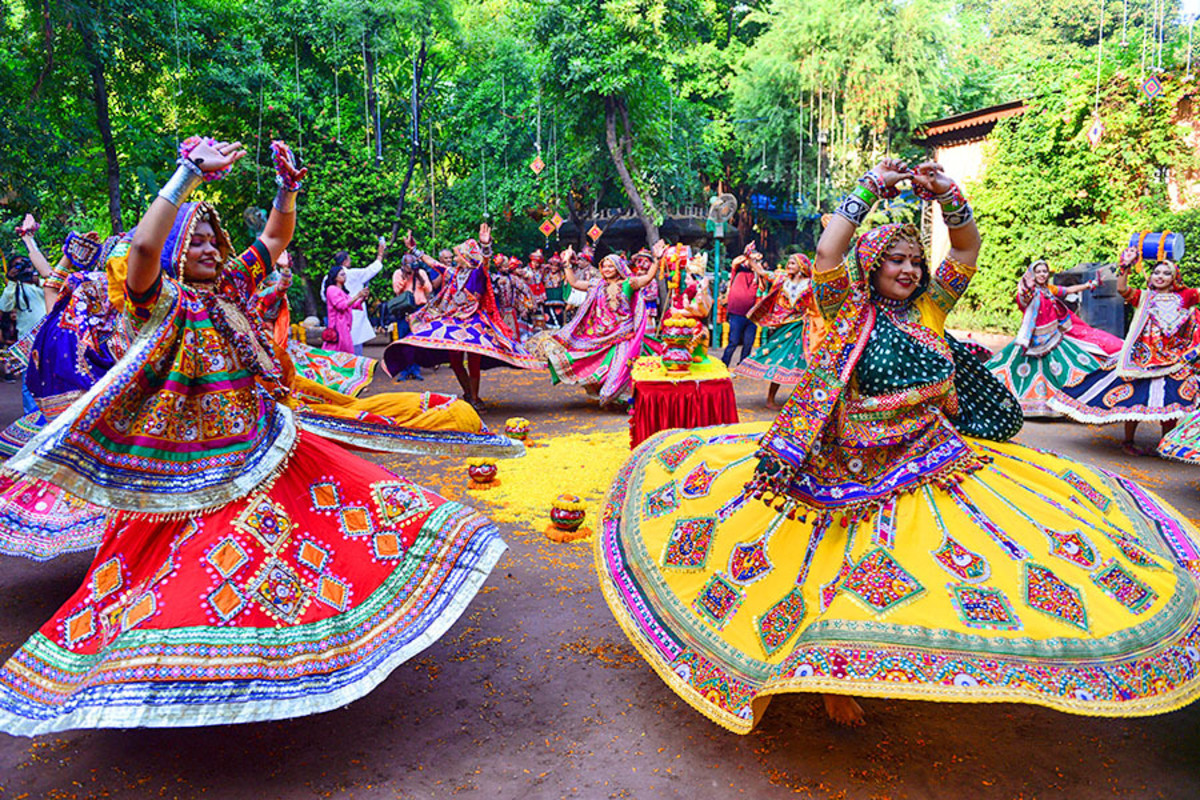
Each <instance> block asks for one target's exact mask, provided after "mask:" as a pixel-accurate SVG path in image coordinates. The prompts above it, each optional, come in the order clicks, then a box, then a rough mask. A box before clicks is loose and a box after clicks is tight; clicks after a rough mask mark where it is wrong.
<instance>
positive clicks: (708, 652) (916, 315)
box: [595, 161, 1200, 733]
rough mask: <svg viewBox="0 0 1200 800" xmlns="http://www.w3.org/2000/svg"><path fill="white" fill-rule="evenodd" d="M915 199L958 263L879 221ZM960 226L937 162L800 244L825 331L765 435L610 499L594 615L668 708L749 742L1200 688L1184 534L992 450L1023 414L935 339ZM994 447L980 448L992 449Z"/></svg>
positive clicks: (682, 459) (1192, 548)
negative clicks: (762, 730)
mask: <svg viewBox="0 0 1200 800" xmlns="http://www.w3.org/2000/svg"><path fill="white" fill-rule="evenodd" d="M906 177H908V178H910V179H911V180H912V183H913V185H914V188H915V189H917V190H919V191H920V192H922V193H923V194H925V195H926V196H932V197H934V198H935V199H936V201H937V202H938V203H939V204H940V205H941V208H942V216H943V219H945V220H946V223H947V227H948V228H949V231H950V252H949V255H948V256H947V257H946V259H945V260H944V261H942V263H941V264H940V265H939V266H938V267H937V268H936V269H935V270H930V269H929V268H928V267H927V266H926V264H925V261H924V253H923V251H922V248H921V244H920V237H919V235H918V233H917V231H916V230H915V229H914V228H912V227H911V226H905V225H885V226H882V227H879V228H875V229H874V230H872V231H870V232H868V233H866V234H865V235H863V236H862V237H861V238H860V239H859V241H858V243H857V245H856V247H855V248H854V254H855V263H853V264H851V263H846V262H844V261H843V257H844V255H845V254H846V252H847V248H848V247H849V245H850V242H851V238H852V236H853V234H854V231H855V228H856V226H857V225H859V224H860V223H861V222H862V220H863V219H864V218H865V216H866V214H867V213H868V211H869V209H870V208H871V206H872V205H873V204H874V203H875V202H876V199H877V198H878V197H880V196H884V197H887V196H891V195H892V194H893V193H894V192H895V186H896V183H897V182H899V181H900V180H902V179H904V178H906ZM979 247H980V238H979V233H978V230H977V228H976V226H975V220H974V218H973V214H972V211H971V208H970V206H969V205H968V204H967V201H966V200H965V199H964V197H963V195H962V193H961V191H960V190H959V188H958V187H957V186H956V185H955V184H954V182H953V181H951V180H950V179H949V178H947V177H946V176H945V175H944V174H943V172H942V171H941V168H940V167H939V166H938V165H936V164H923V165H921V166H920V167H917V168H916V169H915V170H914V171H912V172H909V171H908V170H907V169H906V168H905V167H904V166H903V164H901V163H899V162H895V161H884V162H882V163H880V164H879V165H878V166H877V167H876V168H875V169H874V170H873V171H872V172H870V173H868V174H867V175H866V176H864V178H863V180H862V182H861V185H860V186H858V187H856V188H855V190H854V191H853V192H852V193H851V194H850V195H848V196H847V197H846V198H845V199H844V200H843V201H842V204H841V205H840V206H839V210H838V214H837V215H836V216H835V217H834V219H833V220H832V221H831V222H830V224H829V226H828V228H827V229H826V230H825V232H824V234H823V235H822V237H821V239H820V242H819V244H818V246H817V256H816V261H815V265H814V275H813V283H814V293H815V295H816V298H817V301H818V303H819V306H820V308H821V311H822V314H823V315H824V317H825V319H826V321H827V328H826V332H825V335H824V338H823V339H822V340H821V342H820V344H819V345H817V346H816V347H815V348H814V349H813V351H812V354H811V358H810V360H809V369H807V370H806V371H805V374H804V376H803V378H802V379H801V382H800V384H799V385H798V386H797V387H796V390H795V391H794V392H793V394H792V397H791V399H789V401H788V403H787V405H785V407H784V410H783V412H782V413H781V414H780V415H779V417H778V418H777V419H776V420H775V421H774V422H773V423H772V424H770V425H769V426H768V425H764V424H742V425H734V426H727V427H718V428H705V429H702V430H696V431H688V430H683V431H679V430H676V431H664V432H663V433H661V434H658V435H657V436H655V437H654V438H651V439H649V440H647V441H646V442H645V443H643V444H642V445H641V446H640V447H639V448H638V449H637V450H635V451H634V453H633V455H632V456H631V457H630V459H629V461H628V463H627V464H626V465H625V466H624V468H622V470H621V471H620V472H619V473H618V475H617V478H616V479H615V481H614V483H613V485H612V488H611V489H610V493H609V496H608V500H607V502H606V507H605V509H604V511H603V516H602V519H603V525H602V527H601V530H600V532H599V535H598V536H597V537H596V544H595V555H596V560H597V567H598V572H599V574H600V579H601V581H600V582H601V587H602V589H603V592H604V595H605V599H606V600H607V601H608V604H609V606H610V608H611V609H612V611H613V613H614V615H615V616H616V618H617V620H618V622H619V623H620V624H621V627H622V628H623V629H624V630H625V632H626V633H627V634H628V635H629V637H630V640H631V641H632V642H633V643H634V645H635V646H636V647H637V649H638V651H639V652H640V653H641V654H642V656H643V657H644V658H645V659H646V660H647V661H648V662H649V663H650V665H651V666H652V667H653V668H654V670H655V671H656V672H657V673H658V674H659V675H660V676H661V677H662V678H663V680H665V681H666V682H667V684H668V685H669V686H670V687H671V689H672V690H674V691H675V692H676V693H677V694H679V696H680V697H682V698H683V699H684V700H686V701H687V702H688V703H689V704H691V705H692V706H693V707H695V708H696V709H697V710H699V711H700V712H701V713H703V714H705V715H706V716H708V717H709V718H711V719H712V720H714V721H716V722H717V723H718V724H720V725H722V726H724V727H726V728H728V729H730V730H732V731H735V732H738V733H746V732H748V731H749V730H750V729H751V728H752V727H753V726H754V724H755V723H756V722H757V721H758V720H759V719H761V717H762V714H763V712H764V710H765V707H766V705H767V702H768V701H769V700H770V698H771V697H772V696H773V695H776V694H781V693H786V692H820V693H824V694H825V696H826V697H825V704H826V708H827V711H828V712H829V714H830V715H831V716H832V717H833V718H834V719H835V720H837V721H840V722H843V723H847V724H856V723H859V722H861V720H862V709H861V708H859V706H858V704H857V703H856V702H855V701H854V700H853V699H852V697H851V696H854V695H863V696H878V697H894V698H904V699H920V700H941V701H958V702H997V701H1005V702H1024V703H1034V704H1039V705H1045V706H1049V707H1051V708H1056V709H1059V710H1062V711H1067V712H1073V713H1080V714H1089V715H1097V716H1137V715H1146V714H1158V713H1163V712H1166V711H1170V710H1172V709H1175V708H1179V707H1181V706H1183V705H1185V704H1187V703H1190V702H1191V701H1192V700H1193V699H1195V698H1196V696H1197V693H1200V671H1198V670H1197V669H1196V653H1197V651H1198V649H1200V586H1198V585H1197V578H1196V576H1195V574H1194V573H1195V572H1197V571H1200V563H1198V562H1197V557H1198V556H1200V537H1198V534H1197V531H1196V530H1195V528H1193V526H1192V525H1191V523H1190V522H1188V520H1187V519H1186V518H1185V517H1183V516H1182V515H1181V514H1180V513H1179V512H1177V511H1175V510H1174V509H1173V508H1171V507H1170V506H1168V505H1166V504H1165V503H1163V502H1162V501H1161V500H1159V499H1158V498H1156V497H1155V496H1154V495H1152V494H1150V493H1149V492H1147V491H1146V490H1144V489H1142V488H1141V487H1140V486H1139V485H1138V484H1136V483H1134V482H1133V481H1131V480H1128V479H1126V478H1123V477H1121V476H1119V475H1114V474H1111V473H1108V472H1104V471H1102V470H1098V469H1094V468H1090V467H1086V466H1084V465H1082V464H1078V463H1075V462H1072V461H1069V460H1067V459H1064V458H1060V457H1058V456H1054V455H1050V454H1044V453H1041V452H1039V451H1037V450H1032V449H1030V448H1026V447H1021V446H1019V445H1014V444H1004V443H1002V441H1003V440H1005V439H1007V438H1009V437H1010V436H1012V435H1013V434H1014V433H1015V432H1016V431H1017V430H1018V429H1019V427H1020V425H1021V422H1022V417H1021V413H1020V407H1019V406H1018V405H1017V403H1016V400H1015V398H1013V397H1011V396H1010V395H1009V394H1008V393H1007V392H1006V391H1004V389H1003V387H1002V386H1001V385H1000V383H999V382H998V381H997V380H996V379H995V378H994V377H992V375H991V373H989V372H988V371H987V370H986V369H985V368H984V366H983V363H982V362H981V361H979V360H978V359H976V358H974V357H973V356H970V355H968V354H966V353H965V352H963V355H962V357H959V356H958V355H957V353H958V352H959V350H958V349H952V348H953V347H954V346H953V345H950V344H948V343H947V340H945V339H944V338H943V330H944V324H945V319H946V315H947V313H948V312H949V311H950V309H951V308H952V307H953V305H954V304H955V302H956V301H957V300H958V298H959V297H960V296H961V295H962V293H963V292H964V291H965V290H966V288H967V285H968V283H969V281H970V279H971V277H972V275H973V274H974V272H975V259H976V256H977V254H978V252H979ZM989 440H990V441H989Z"/></svg>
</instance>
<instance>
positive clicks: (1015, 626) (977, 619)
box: [949, 585, 1021, 631]
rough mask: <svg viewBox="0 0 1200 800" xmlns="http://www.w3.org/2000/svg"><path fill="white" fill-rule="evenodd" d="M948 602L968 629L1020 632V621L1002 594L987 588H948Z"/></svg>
mask: <svg viewBox="0 0 1200 800" xmlns="http://www.w3.org/2000/svg"><path fill="white" fill-rule="evenodd" d="M949 589H950V602H951V603H952V604H953V605H954V610H955V611H957V612H958V617H959V619H961V620H962V621H963V624H964V625H966V626H967V627H968V628H986V629H989V630H1003V631H1015V630H1020V628H1021V620H1020V619H1019V618H1018V617H1017V612H1016V611H1015V610H1014V609H1013V607H1012V604H1011V603H1009V602H1008V598H1007V597H1005V596H1004V592H1002V591H1000V590H999V589H993V588H991V587H988V586H962V585H958V586H954V585H952V586H950V587H949Z"/></svg>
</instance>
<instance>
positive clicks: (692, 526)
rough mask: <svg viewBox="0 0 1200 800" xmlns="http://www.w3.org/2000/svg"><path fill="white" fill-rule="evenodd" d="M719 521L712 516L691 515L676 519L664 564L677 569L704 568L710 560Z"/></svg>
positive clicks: (664, 555) (668, 541)
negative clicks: (710, 551) (709, 554)
mask: <svg viewBox="0 0 1200 800" xmlns="http://www.w3.org/2000/svg"><path fill="white" fill-rule="evenodd" d="M716 530H717V521H716V520H715V519H713V518H712V517H691V518H689V519H681V520H676V521H675V527H674V528H673V529H672V530H671V538H670V539H668V540H667V549H666V552H665V553H663V566H666V567H675V568H677V569H702V568H703V567H704V563H705V562H706V561H708V549H709V547H711V546H712V541H713V534H714V533H715V532H716Z"/></svg>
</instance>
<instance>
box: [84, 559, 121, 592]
mask: <svg viewBox="0 0 1200 800" xmlns="http://www.w3.org/2000/svg"><path fill="white" fill-rule="evenodd" d="M124 582H125V581H124V579H123V578H122V577H121V562H120V560H119V559H117V558H116V557H115V556H114V557H112V558H110V559H109V560H108V561H105V562H104V563H103V564H101V565H100V566H98V567H96V569H95V570H94V571H93V572H92V599H93V600H96V601H99V600H103V599H104V598H106V597H108V596H109V595H110V594H112V593H113V592H115V591H116V590H117V589H120V588H121V586H122V584H124Z"/></svg>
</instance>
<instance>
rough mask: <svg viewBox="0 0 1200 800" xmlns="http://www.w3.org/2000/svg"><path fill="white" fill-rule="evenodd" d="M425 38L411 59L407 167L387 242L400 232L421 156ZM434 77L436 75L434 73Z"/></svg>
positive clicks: (391, 240)
mask: <svg viewBox="0 0 1200 800" xmlns="http://www.w3.org/2000/svg"><path fill="white" fill-rule="evenodd" d="M425 56H426V50H425V40H424V39H421V49H420V50H418V51H417V57H416V58H415V59H413V73H412V94H411V96H410V97H409V103H410V106H411V107H410V109H409V113H410V114H411V115H412V130H411V131H410V132H409V141H408V169H407V170H406V171H405V173H404V182H403V183H401V184H400V197H399V199H397V200H396V217H395V219H393V220H392V233H391V236H389V237H388V241H389V242H394V241H396V234H398V233H399V232H400V224H401V215H402V214H403V213H404V200H405V198H406V197H408V185H409V183H410V182H411V181H412V176H413V170H414V169H416V166H417V159H418V158H420V157H421V78H422V76H423V75H424V74H425ZM435 77H436V75H435Z"/></svg>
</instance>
